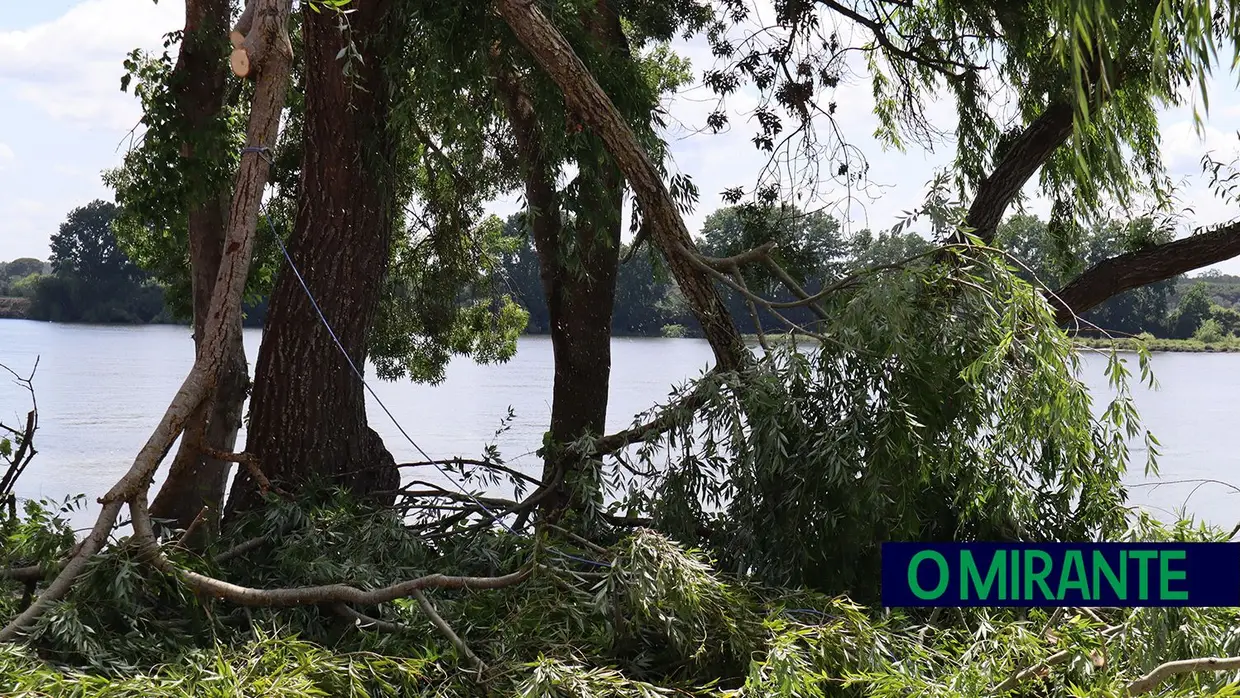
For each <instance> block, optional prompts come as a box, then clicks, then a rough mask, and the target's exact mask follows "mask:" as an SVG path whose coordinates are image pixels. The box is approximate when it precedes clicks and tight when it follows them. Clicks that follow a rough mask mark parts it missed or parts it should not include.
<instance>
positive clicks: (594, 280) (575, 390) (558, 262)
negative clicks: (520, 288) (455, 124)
mask: <svg viewBox="0 0 1240 698" xmlns="http://www.w3.org/2000/svg"><path fill="white" fill-rule="evenodd" d="M590 24H591V31H592V33H593V34H594V36H595V37H596V38H597V39H598V40H599V41H600V43H601V44H602V45H603V46H606V47H607V48H608V49H609V50H611V51H613V52H615V53H617V54H619V55H620V56H621V57H623V58H626V59H628V58H631V55H630V52H629V48H628V43H627V41H626V40H625V37H624V33H623V30H622V29H621V25H620V19H619V17H618V16H617V15H616V14H615V13H614V12H612V11H611V10H610V9H609V8H608V6H607V4H606V2H599V3H598V4H597V7H596V12H595V15H594V16H593V17H591V18H590ZM496 63H497V67H496V72H497V78H498V79H497V83H498V85H499V89H500V94H501V96H502V97H503V101H504V106H505V110H506V112H507V114H508V119H509V122H510V123H511V124H512V127H513V131H514V134H515V136H516V141H517V147H518V152H519V154H520V157H521V159H522V164H523V168H524V170H525V180H526V187H525V196H526V201H527V202H528V203H529V206H530V210H531V212H532V213H533V215H532V216H531V221H530V227H531V230H532V231H533V234H534V247H535V249H536V251H537V253H538V261H539V272H540V277H541V280H542V286H543V294H544V297H545V298H546V300H547V311H548V320H549V328H550V334H551V346H552V351H553V354H554V357H555V375H554V383H553V387H552V399H551V428H550V443H549V444H546V445H545V446H544V452H543V474H542V480H543V482H544V483H548V484H552V483H554V484H552V486H553V488H554V489H553V490H552V492H551V494H549V495H548V496H546V497H544V498H543V499H542V501H541V503H540V507H541V509H542V512H543V516H544V518H546V519H549V520H554V519H558V518H559V516H560V514H561V513H563V512H564V511H565V510H567V509H569V508H570V507H574V506H575V504H574V503H573V502H572V501H571V499H572V492H573V489H574V488H573V483H572V480H573V478H574V476H575V475H576V474H577V473H580V472H582V471H583V470H584V468H585V467H586V465H587V464H586V462H585V461H584V458H583V456H582V454H577V453H573V452H570V451H569V450H568V449H567V448H566V447H567V446H568V445H569V444H571V443H573V442H575V441H576V440H578V439H580V438H581V437H583V436H586V435H594V436H602V435H603V433H604V431H605V430H606V428H607V402H608V393H609V388H610V383H611V326H612V312H613V309H614V306H615V297H616V275H617V268H618V266H619V261H620V233H621V226H622V225H623V220H622V219H623V216H622V209H623V206H624V184H625V182H624V177H623V175H622V174H621V173H620V171H619V170H618V169H617V168H616V166H615V163H614V162H613V161H612V159H611V158H610V157H606V158H604V159H603V161H601V162H590V161H587V160H583V159H580V158H579V160H578V163H577V164H578V171H579V175H578V177H579V179H581V180H582V181H583V184H584V186H583V190H588V191H593V192H594V193H595V194H596V196H593V197H591V200H590V201H589V203H588V204H587V205H586V206H584V207H582V208H583V209H585V211H588V214H586V213H584V212H583V213H580V214H579V215H578V216H576V217H575V220H574V222H573V224H572V225H571V227H570V228H568V229H566V227H565V225H564V219H563V212H562V211H561V206H560V201H559V196H558V192H556V190H555V184H554V182H555V178H554V172H553V169H554V168H553V165H552V164H551V163H549V162H547V158H546V154H545V145H544V143H545V139H544V137H543V134H542V132H541V127H540V125H539V122H538V116H537V114H536V113H535V112H534V108H533V105H532V103H531V102H530V99H529V97H528V95H527V94H526V93H525V90H524V88H523V86H522V85H521V83H520V80H519V79H518V78H517V77H516V76H515V74H513V72H512V71H511V70H510V69H509V68H508V67H507V65H506V64H505V63H503V59H502V58H500V57H497V59H496ZM652 106H653V105H652ZM585 157H590V153H588V152H587V153H586V154H585ZM590 180H593V181H590ZM567 234H571V235H573V236H574V238H575V239H574V241H573V245H574V246H575V248H576V251H577V255H576V264H575V265H574V266H573V267H572V268H570V266H569V265H568V264H567V263H566V260H565V259H564V250H563V248H564V244H563V243H564V239H563V236H565V235H567Z"/></svg>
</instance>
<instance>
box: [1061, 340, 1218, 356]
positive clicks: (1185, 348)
mask: <svg viewBox="0 0 1240 698" xmlns="http://www.w3.org/2000/svg"><path fill="white" fill-rule="evenodd" d="M1074 341H1075V342H1076V343H1077V345H1079V346H1083V347H1090V348H1093V349H1110V348H1111V347H1112V346H1115V347H1118V348H1119V349H1120V350H1121V351H1122V350H1129V351H1136V349H1137V345H1138V343H1144V344H1145V348H1146V350H1148V351H1151V352H1155V351H1157V352H1189V353H1230V352H1240V338H1237V337H1234V336H1228V337H1224V338H1223V339H1221V340H1219V341H1216V342H1203V341H1201V340H1199V339H1157V338H1150V337H1145V338H1141V339H1137V338H1135V337H1118V338H1116V339H1094V338H1088V337H1075V338H1074Z"/></svg>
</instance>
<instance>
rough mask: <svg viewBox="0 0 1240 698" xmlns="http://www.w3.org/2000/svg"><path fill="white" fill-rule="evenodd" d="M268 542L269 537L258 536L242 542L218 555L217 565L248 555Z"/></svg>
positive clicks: (216, 558)
mask: <svg viewBox="0 0 1240 698" xmlns="http://www.w3.org/2000/svg"><path fill="white" fill-rule="evenodd" d="M266 542H267V536H258V537H257V538H251V539H249V540H246V541H242V542H240V543H238V544H236V545H234V546H233V547H231V548H229V549H228V550H225V551H224V552H222V553H220V554H219V555H216V556H215V562H216V563H222V562H228V561H229V560H231V559H233V558H234V557H238V556H240V555H245V554H246V553H248V552H250V551H251V550H254V549H256V548H258V547H260V546H261V545H262V544H263V543H266Z"/></svg>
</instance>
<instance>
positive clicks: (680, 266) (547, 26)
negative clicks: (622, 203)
mask: <svg viewBox="0 0 1240 698" xmlns="http://www.w3.org/2000/svg"><path fill="white" fill-rule="evenodd" d="M497 8H498V9H499V12H500V14H501V15H503V17H504V21H505V22H507V23H508V26H509V27H510V28H511V29H512V31H513V33H514V34H515V35H516V37H517V40H518V41H520V42H521V45H522V46H524V47H525V48H526V50H527V51H529V52H530V54H531V55H532V56H533V57H534V59H535V61H537V63H538V64H539V65H540V66H541V67H542V69H543V70H545V71H546V72H547V74H548V75H549V76H550V77H551V79H552V80H554V81H555V83H556V85H558V86H559V88H560V90H561V91H562V92H563V93H564V100H565V102H567V103H568V105H569V107H570V108H571V109H572V110H573V112H574V113H576V115H577V116H578V117H579V118H580V119H581V120H582V121H583V122H584V123H586V124H587V125H589V126H590V127H591V128H592V129H594V132H595V133H597V134H598V135H599V137H600V138H602V140H603V142H604V143H606V145H607V150H608V152H610V153H611V156H612V157H613V158H615V161H616V164H617V165H618V166H619V168H620V170H621V171H622V172H623V173H624V176H625V177H626V178H627V179H628V182H629V185H630V186H631V187H633V192H634V194H635V195H636V197H637V202H638V204H639V205H640V206H641V210H642V216H643V217H644V218H645V219H647V220H649V221H650V223H651V226H650V230H651V241H652V242H653V243H654V244H655V245H657V246H658V248H659V250H660V252H662V253H663V256H664V258H665V259H667V262H668V267H669V268H670V269H671V272H672V275H673V276H674V277H675V279H676V283H677V285H678V286H679V287H680V290H681V292H683V293H684V294H685V298H686V299H687V300H688V301H689V304H690V307H691V308H692V309H693V314H694V316H695V317H696V318H697V320H698V322H699V323H700V324H701V325H702V333H703V334H704V335H705V336H706V339H707V341H708V342H710V346H711V349H712V350H713V352H714V354H715V363H716V365H717V367H718V368H719V369H721V370H724V371H734V370H738V369H740V368H742V367H743V366H744V365H745V364H746V363H747V362H748V357H749V356H750V355H749V350H748V349H747V348H746V347H745V343H744V341H743V340H742V339H741V335H740V332H739V331H738V330H737V329H736V324H735V323H734V322H733V321H732V316H731V315H730V314H729V313H728V309H727V306H726V305H725V304H724V302H723V298H722V297H721V296H720V294H719V290H718V288H717V287H716V286H715V281H714V278H713V277H712V276H711V275H710V272H709V271H708V270H707V269H706V268H705V264H704V263H703V262H702V261H701V260H700V259H699V258H698V257H697V251H696V246H695V245H694V243H693V238H692V236H691V235H689V230H688V228H686V227H685V222H684V219H683V218H681V216H680V211H679V210H678V209H677V208H676V203H675V202H674V201H673V200H672V198H671V195H670V194H669V192H668V190H667V187H666V186H665V185H664V184H663V180H662V179H661V178H660V177H659V172H658V170H657V169H656V168H655V166H654V163H653V162H652V161H651V159H650V155H649V154H648V153H647V152H646V151H645V150H644V149H643V148H642V146H641V144H640V143H639V142H638V141H637V137H636V136H635V135H634V134H633V131H632V129H631V128H629V125H628V124H627V123H625V121H624V119H623V118H622V117H621V115H620V113H619V111H618V110H617V109H616V106H615V104H613V103H612V101H611V100H610V99H609V98H608V97H607V94H606V93H604V92H603V89H602V88H601V87H599V84H598V82H597V81H596V80H595V79H594V76H593V75H591V74H590V71H589V69H588V68H586V66H585V64H583V63H582V62H581V59H580V58H578V57H577V55H576V54H575V53H574V52H573V49H572V46H570V45H569V43H568V42H567V41H566V40H565V39H564V37H563V36H562V35H561V34H560V32H559V31H558V30H557V29H556V28H555V25H553V24H552V23H551V22H550V21H549V20H548V19H547V17H546V16H545V15H544V14H543V13H542V11H541V10H539V9H538V8H537V7H536V6H535V5H534V3H533V1H532V0H497Z"/></svg>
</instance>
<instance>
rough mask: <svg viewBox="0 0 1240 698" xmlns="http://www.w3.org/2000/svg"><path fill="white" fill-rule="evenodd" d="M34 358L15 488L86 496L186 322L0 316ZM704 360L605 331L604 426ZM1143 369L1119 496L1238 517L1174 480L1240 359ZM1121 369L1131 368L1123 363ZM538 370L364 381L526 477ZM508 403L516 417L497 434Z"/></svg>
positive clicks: (1177, 357)
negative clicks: (1140, 425) (28, 420)
mask: <svg viewBox="0 0 1240 698" xmlns="http://www.w3.org/2000/svg"><path fill="white" fill-rule="evenodd" d="M261 338H262V331H261V330H246V331H245V346H246V354H247V356H248V358H249V360H250V361H251V365H252V364H253V361H254V358H255V357H256V356H257V354H258V345H259V342H260V340H261ZM36 357H37V358H38V360H39V366H38V371H37V373H36V375H35V380H34V384H35V388H36V393H37V398H38V401H39V424H40V430H39V433H38V436H37V439H36V443H37V446H38V450H39V455H38V456H37V457H36V459H35V460H34V462H33V463H32V464H31V466H30V468H29V470H28V471H27V472H26V473H25V475H24V476H23V477H22V480H21V481H20V482H19V483H18V487H17V493H18V495H19V496H21V497H29V498H43V497H50V498H55V499H57V500H59V499H63V498H64V497H65V496H67V495H72V494H79V493H81V494H86V495H88V497H90V500H91V503H92V505H93V500H94V498H95V497H97V496H98V495H100V494H101V493H103V492H104V491H106V490H107V489H108V487H110V486H111V485H112V483H113V482H114V481H115V480H116V478H117V477H118V476H119V474H120V473H123V472H124V471H125V470H126V469H127V468H128V467H129V465H130V464H131V463H132V462H133V457H134V455H135V454H136V453H137V452H138V450H139V449H140V448H141V446H142V444H143V443H144V442H145V440H146V438H147V437H148V435H149V434H150V431H151V429H152V427H154V426H155V424H156V423H157V422H158V420H159V418H160V417H161V416H162V414H163V412H164V409H165V408H166V407H167V405H168V401H169V400H170V399H171V398H172V395H173V394H174V392H175V391H176V389H177V387H178V386H179V385H180V382H181V380H182V379H183V378H184V377H185V374H186V372H187V371H188V370H189V368H190V365H191V364H192V362H193V343H192V341H191V338H190V332H189V329H188V328H184V327H174V326H144V327H132V326H97V325H63V324H53V323H42V322H34V321H28V320H0V363H4V364H5V365H7V366H9V367H11V368H13V369H14V370H16V371H17V372H18V373H26V372H28V371H29V369H30V367H31V366H32V365H33V364H34V361H35V359H36ZM710 363H711V354H710V348H709V347H708V346H707V344H706V343H705V342H704V341H702V340H695V339H654V338H617V339H615V340H614V343H613V349H612V379H611V395H610V403H609V413H608V420H607V421H608V431H614V430H616V429H621V428H624V427H627V426H629V425H630V424H631V423H632V420H633V417H634V415H635V414H637V413H639V412H642V411H644V410H647V409H649V408H650V407H651V406H652V405H654V404H656V403H661V402H664V401H666V400H667V398H668V396H669V394H670V392H671V390H672V388H673V386H675V385H679V384H682V383H684V382H685V381H687V380H689V379H691V378H693V377H696V376H698V375H701V373H702V372H703V371H705V370H706V369H708V368H709V366H710ZM1133 363H1135V361H1134V362H1133ZM1083 364H1084V365H1083V369H1082V370H1083V373H1082V379H1083V380H1084V381H1085V382H1086V384H1087V385H1089V386H1090V388H1091V390H1092V391H1093V394H1094V396H1095V397H1094V401H1095V402H1096V403H1101V402H1102V401H1103V400H1105V399H1106V398H1107V397H1108V396H1109V394H1110V393H1109V389H1108V388H1107V381H1106V379H1105V376H1104V375H1103V368H1104V358H1103V357H1100V356H1098V355H1086V357H1085V358H1084V362H1083ZM1153 368H1154V373H1155V376H1156V378H1157V379H1158V382H1159V384H1160V389H1159V390H1158V391H1150V390H1148V389H1146V388H1144V387H1143V386H1140V385H1136V380H1135V375H1134V381H1133V382H1134V386H1133V390H1134V395H1135V399H1136V402H1137V407H1138V409H1139V410H1140V411H1141V416H1142V419H1143V421H1144V424H1145V426H1146V427H1148V428H1149V429H1150V430H1151V431H1152V432H1153V433H1154V435H1155V437H1156V438H1158V440H1159V441H1160V442H1161V443H1162V449H1161V451H1162V455H1161V457H1160V459H1159V463H1160V470H1161V478H1159V480H1161V482H1156V481H1154V480H1151V479H1148V478H1146V477H1145V476H1144V473H1143V469H1142V467H1141V466H1142V464H1143V463H1144V453H1143V452H1142V451H1140V449H1137V448H1134V451H1133V464H1134V466H1135V467H1134V469H1133V470H1134V471H1133V472H1132V473H1131V474H1130V477H1129V478H1128V479H1129V484H1130V488H1131V489H1130V500H1131V503H1132V504H1134V505H1138V506H1142V507H1146V508H1147V509H1150V510H1151V511H1153V512H1154V513H1155V514H1156V515H1158V516H1159V517H1160V518H1167V517H1169V516H1171V514H1172V512H1173V511H1175V510H1179V509H1187V511H1188V512H1189V513H1191V514H1193V515H1195V516H1197V517H1198V518H1200V519H1205V520H1207V521H1209V522H1211V523H1215V524H1218V525H1223V526H1228V527H1230V526H1232V525H1234V524H1236V523H1238V522H1240V513H1238V512H1237V507H1236V504H1237V503H1240V499H1238V498H1237V493H1236V491H1234V490H1233V489H1231V488H1230V487H1228V486H1225V485H1221V484H1213V483H1206V484H1202V483H1200V482H1187V483H1182V482H1176V481H1181V480H1202V479H1212V480H1220V481H1231V480H1232V479H1233V478H1232V474H1233V473H1235V472H1236V471H1237V466H1238V465H1240V429H1237V428H1236V424H1237V420H1236V417H1237V416H1238V415H1240V355H1236V354H1170V353H1169V354H1158V355H1156V356H1155V357H1154V360H1153ZM1133 373H1134V374H1137V373H1138V372H1137V369H1136V366H1133ZM551 377H552V352H551V342H550V340H549V339H548V338H546V337H523V338H522V339H521V341H520V344H519V348H518V351H517V354H516V356H514V357H513V358H512V359H511V360H510V361H508V363H506V364H503V365H491V366H482V365H477V364H475V363H473V362H472V361H469V360H465V359H457V360H454V361H453V362H452V364H451V365H450V366H449V367H448V369H447V376H446V379H445V380H444V382H443V383H441V384H440V385H437V386H427V385H417V384H412V383H410V382H408V381H401V382H395V383H387V382H383V381H379V380H373V381H372V382H371V386H372V387H373V389H374V391H375V393H377V394H378V396H379V399H380V400H382V401H383V403H384V404H385V405H386V406H387V408H388V409H389V410H390V411H391V412H392V415H393V416H394V417H395V418H396V419H397V420H399V421H400V423H401V426H403V427H404V428H405V431H406V432H408V434H409V435H410V436H411V437H412V438H413V439H414V440H415V441H416V443H417V447H420V448H421V449H422V450H423V451H425V452H426V453H428V454H429V455H430V456H432V457H434V458H444V457H450V456H456V455H460V456H466V457H469V456H476V455H478V454H480V453H481V450H482V448H483V446H484V445H485V444H487V443H489V442H491V441H495V443H496V444H497V445H498V447H499V449H500V452H501V453H502V455H503V456H504V458H505V459H506V460H508V461H509V463H510V464H513V465H515V466H517V467H521V468H522V469H525V470H528V471H530V472H536V471H537V468H538V467H539V463H538V461H537V458H536V457H535V456H534V455H533V454H532V452H533V450H534V449H536V448H537V447H538V445H539V444H540V442H541V440H542V434H543V432H544V431H545V430H546V428H547V423H548V418H549V415H550V412H551ZM28 404H29V403H28V395H26V394H25V393H24V392H23V391H22V390H20V389H19V388H18V387H16V386H14V385H12V384H11V383H10V382H8V381H2V382H0V421H3V422H5V423H6V424H12V423H14V422H17V421H18V420H19V419H21V418H22V417H23V416H24V414H25V412H26V410H27V409H28ZM510 407H511V408H512V410H513V412H514V413H515V416H514V418H513V419H512V420H511V421H510V422H509V423H508V427H509V428H508V430H507V431H505V432H503V433H502V434H500V435H499V437H498V438H496V437H495V431H496V430H497V429H498V428H499V427H500V426H501V423H502V422H503V420H504V418H505V416H506V415H507V414H508V409H509V408H510ZM368 409H369V417H370V422H371V425H372V426H373V427H374V429H375V430H376V431H378V432H379V433H380V434H381V435H382V436H383V437H384V439H385V441H386V443H387V445H388V448H389V449H390V450H391V451H392V454H393V455H394V456H395V457H396V459H397V461H398V462H403V461H415V460H421V459H422V458H421V457H420V455H419V452H418V448H417V447H415V446H414V445H413V444H412V443H410V442H409V441H408V440H407V439H406V438H405V437H404V436H402V435H401V432H400V430H399V429H398V428H397V427H396V425H395V424H394V423H393V422H392V420H391V419H389V418H388V417H387V415H386V414H384V412H383V411H382V409H380V408H379V406H378V405H377V404H375V401H374V399H373V398H368ZM242 438H243V439H244V436H243V437H242ZM240 443H244V440H242V441H240ZM165 470H166V469H165ZM163 472H164V471H162V470H161V473H160V475H159V476H157V478H156V487H158V484H159V482H160V481H162V477H163ZM1236 479H1237V480H1238V481H1240V478H1236ZM94 509H95V507H94V506H91V508H90V510H88V511H86V512H82V513H81V514H80V515H79V516H75V517H74V521H75V523H82V524H85V523H88V521H89V520H91V519H93V514H92V513H91V511H93V510H94Z"/></svg>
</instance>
